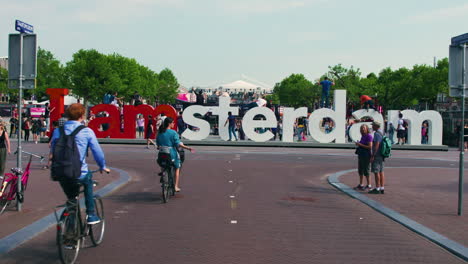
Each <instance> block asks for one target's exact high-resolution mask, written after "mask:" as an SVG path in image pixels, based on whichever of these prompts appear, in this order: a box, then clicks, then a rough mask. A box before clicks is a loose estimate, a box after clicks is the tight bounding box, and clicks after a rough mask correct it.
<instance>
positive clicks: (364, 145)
mask: <svg viewBox="0 0 468 264" xmlns="http://www.w3.org/2000/svg"><path fill="white" fill-rule="evenodd" d="M372 139H373V138H372V135H371V134H370V131H369V127H368V126H367V125H366V124H362V125H361V140H359V141H356V146H357V148H356V154H357V155H358V174H359V184H358V186H356V187H354V189H355V190H358V191H365V190H370V189H371V188H372V186H371V180H370V176H369V168H370V167H369V166H370V159H371V149H372ZM364 177H366V182H367V185H363V182H364Z"/></svg>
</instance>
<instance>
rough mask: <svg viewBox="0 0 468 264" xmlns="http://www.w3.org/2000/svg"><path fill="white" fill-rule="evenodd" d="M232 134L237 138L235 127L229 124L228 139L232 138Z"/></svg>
mask: <svg viewBox="0 0 468 264" xmlns="http://www.w3.org/2000/svg"><path fill="white" fill-rule="evenodd" d="M232 135H234V137H235V138H236V140H237V135H236V127H234V126H229V140H232Z"/></svg>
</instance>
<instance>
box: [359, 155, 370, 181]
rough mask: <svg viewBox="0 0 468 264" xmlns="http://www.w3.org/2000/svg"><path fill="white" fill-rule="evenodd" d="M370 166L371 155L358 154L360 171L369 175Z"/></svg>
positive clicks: (361, 173)
mask: <svg viewBox="0 0 468 264" xmlns="http://www.w3.org/2000/svg"><path fill="white" fill-rule="evenodd" d="M369 168H370V157H369V156H358V173H359V175H364V176H366V177H369Z"/></svg>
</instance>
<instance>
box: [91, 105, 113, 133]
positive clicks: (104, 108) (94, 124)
mask: <svg viewBox="0 0 468 264" xmlns="http://www.w3.org/2000/svg"><path fill="white" fill-rule="evenodd" d="M91 111H92V112H93V113H95V114H97V113H99V112H107V113H108V114H109V117H96V118H95V119H93V120H91V121H89V124H88V127H89V128H91V129H92V130H93V131H94V133H95V134H96V137H98V138H106V137H111V138H119V137H120V118H119V116H120V113H119V110H118V109H117V107H116V106H115V105H110V104H99V105H95V106H93V107H92V108H91ZM102 124H109V129H107V130H106V131H99V128H100V126H101V125H102Z"/></svg>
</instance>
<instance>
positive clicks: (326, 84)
mask: <svg viewBox="0 0 468 264" xmlns="http://www.w3.org/2000/svg"><path fill="white" fill-rule="evenodd" d="M317 84H318V85H321V86H322V96H321V98H320V107H321V108H323V107H326V108H328V107H329V106H330V88H331V86H332V85H335V83H334V82H332V81H330V80H328V77H325V78H324V80H323V81H321V82H319V83H317Z"/></svg>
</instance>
